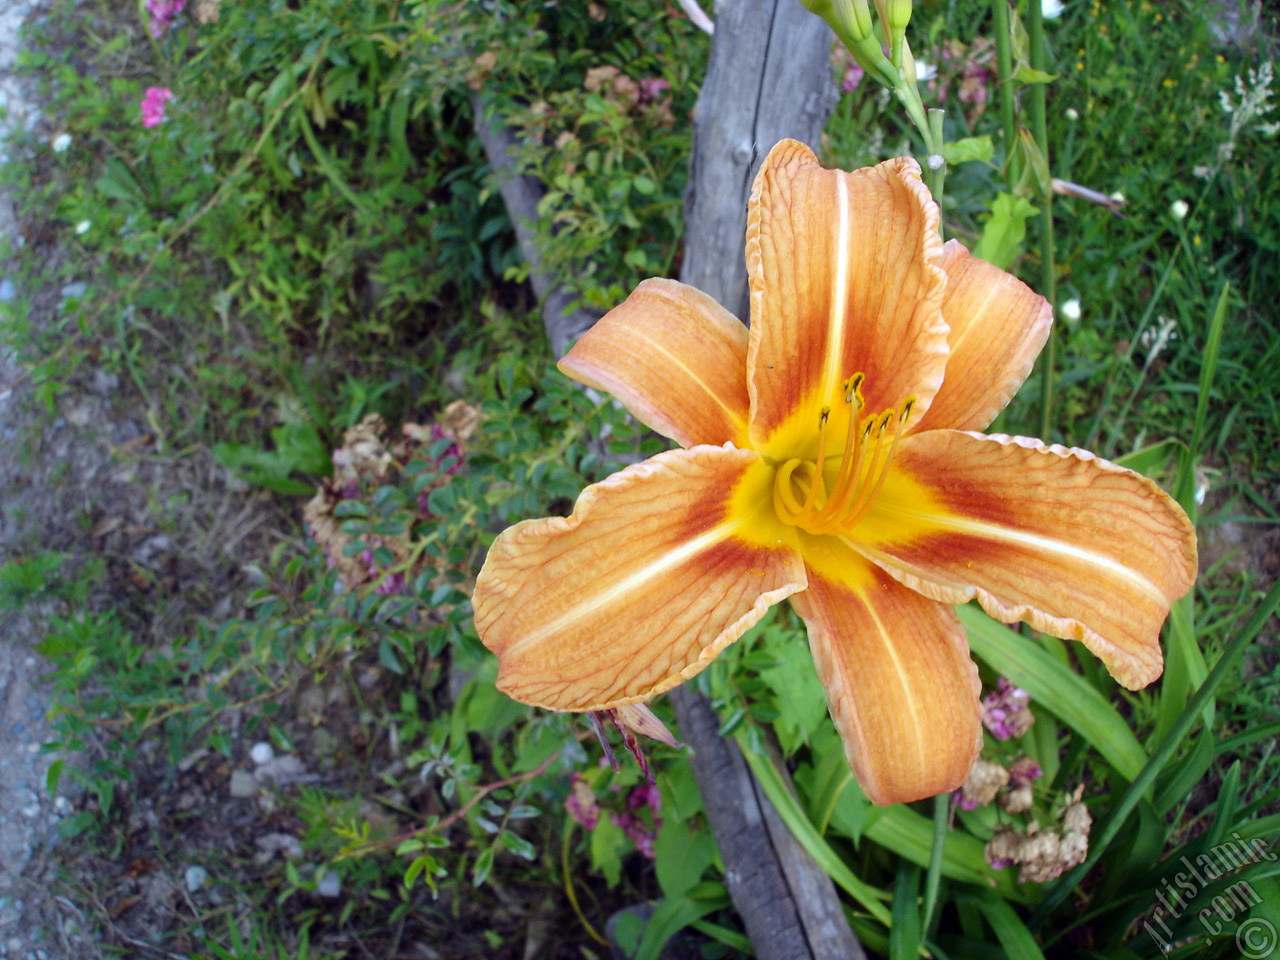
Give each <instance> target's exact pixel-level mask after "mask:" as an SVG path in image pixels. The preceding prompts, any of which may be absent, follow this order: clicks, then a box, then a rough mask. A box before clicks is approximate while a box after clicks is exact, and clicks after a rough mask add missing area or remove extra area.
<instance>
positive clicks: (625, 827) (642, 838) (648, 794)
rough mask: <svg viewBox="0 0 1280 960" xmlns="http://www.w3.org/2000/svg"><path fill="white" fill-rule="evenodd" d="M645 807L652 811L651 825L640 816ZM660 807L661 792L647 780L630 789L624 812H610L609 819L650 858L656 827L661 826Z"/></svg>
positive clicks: (656, 832)
mask: <svg viewBox="0 0 1280 960" xmlns="http://www.w3.org/2000/svg"><path fill="white" fill-rule="evenodd" d="M645 807H648V808H649V809H650V810H652V811H653V813H652V815H651V817H650V819H651V820H652V821H653V826H649V825H648V824H646V823H645V822H644V820H643V819H642V818H641V817H640V811H642V810H643V809H644V808H645ZM661 808H662V794H661V792H660V791H659V790H658V785H657V784H656V783H653V782H652V781H648V782H646V783H642V784H641V785H640V786H638V787H636V788H635V789H634V790H632V791H631V793H630V795H629V796H628V797H627V812H626V813H612V814H610V815H609V819H610V820H612V821H613V824H614V826H616V827H618V828H619V829H621V830H622V832H623V833H625V834H626V835H627V839H628V840H630V841H631V842H632V843H634V844H635V846H636V849H637V850H639V851H640V852H641V853H643V854H644V855H645V856H646V857H648V858H649V859H650V860H652V859H653V842H654V840H656V839H657V838H658V829H659V828H660V827H661V826H662V818H661V817H660V816H658V811H659V810H660V809H661Z"/></svg>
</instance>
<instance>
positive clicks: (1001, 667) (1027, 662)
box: [956, 605, 1147, 781]
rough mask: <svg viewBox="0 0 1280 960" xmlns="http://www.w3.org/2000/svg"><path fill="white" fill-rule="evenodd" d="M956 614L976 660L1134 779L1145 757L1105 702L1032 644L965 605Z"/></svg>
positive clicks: (1120, 719)
mask: <svg viewBox="0 0 1280 960" xmlns="http://www.w3.org/2000/svg"><path fill="white" fill-rule="evenodd" d="M956 612H957V613H959V615H960V621H961V622H962V623H963V624H964V626H965V629H966V630H967V631H968V633H969V645H970V648H971V649H972V650H973V652H974V653H975V654H976V655H977V656H978V657H980V658H981V659H982V660H983V661H985V662H986V663H987V665H988V666H990V667H991V668H992V669H993V670H995V671H996V673H998V674H1000V675H1001V676H1004V677H1007V678H1008V679H1009V680H1010V681H1011V682H1012V683H1013V684H1014V685H1015V686H1018V687H1021V688H1022V689H1023V690H1026V691H1027V692H1028V693H1029V694H1031V699H1032V701H1033V704H1037V703H1038V704H1039V705H1040V706H1042V707H1044V708H1045V709H1046V710H1048V711H1050V712H1051V713H1053V714H1054V715H1055V716H1056V717H1057V718H1058V719H1059V720H1061V721H1062V722H1063V723H1065V724H1066V725H1067V726H1069V727H1071V729H1073V730H1075V731H1076V732H1077V733H1078V734H1080V735H1081V736H1082V737H1084V738H1085V739H1086V740H1088V741H1089V743H1091V744H1092V745H1093V747H1094V749H1096V750H1097V751H1098V752H1099V753H1100V754H1102V756H1103V757H1104V758H1106V760H1107V762H1108V763H1110V764H1111V765H1112V766H1113V767H1115V768H1116V770H1118V771H1119V772H1120V775H1121V776H1123V777H1124V778H1125V779H1126V780H1129V781H1132V780H1133V779H1134V778H1136V777H1137V776H1138V773H1139V772H1141V770H1142V767H1143V765H1144V764H1146V762H1147V753H1146V751H1145V750H1143V749H1142V745H1141V744H1139V743H1138V741H1137V739H1136V738H1135V737H1134V735H1133V731H1132V730H1130V729H1129V724H1128V723H1127V722H1126V721H1125V720H1124V718H1123V717H1121V716H1120V714H1118V713H1117V712H1116V709H1115V707H1113V706H1112V705H1111V704H1110V703H1108V702H1107V699H1106V697H1104V696H1103V695H1102V694H1101V693H1099V692H1098V691H1097V690H1096V689H1095V688H1094V687H1093V686H1091V685H1090V684H1089V683H1088V681H1086V680H1085V679H1084V678H1083V677H1081V676H1080V675H1079V674H1078V673H1076V672H1075V671H1074V670H1072V669H1071V668H1070V667H1068V666H1067V665H1066V664H1064V663H1062V662H1060V661H1058V660H1055V659H1054V658H1053V657H1051V656H1050V655H1049V654H1048V653H1046V652H1045V651H1044V649H1043V648H1042V647H1040V646H1038V645H1037V644H1036V643H1034V642H1033V641H1032V640H1030V639H1029V638H1027V637H1024V636H1021V635H1019V634H1017V633H1014V632H1013V631H1012V630H1010V629H1009V628H1008V627H1006V626H1005V625H1004V624H1002V623H997V622H996V621H994V620H992V619H991V618H990V617H989V616H987V615H986V614H985V613H983V612H982V611H981V610H979V609H978V608H977V607H975V606H972V605H966V606H963V607H959V608H957V610H956ZM1033 709H1034V706H1033Z"/></svg>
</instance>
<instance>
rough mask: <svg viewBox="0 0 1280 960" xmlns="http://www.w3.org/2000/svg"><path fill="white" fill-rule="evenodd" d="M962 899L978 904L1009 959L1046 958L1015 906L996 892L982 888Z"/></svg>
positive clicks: (1039, 959)
mask: <svg viewBox="0 0 1280 960" xmlns="http://www.w3.org/2000/svg"><path fill="white" fill-rule="evenodd" d="M960 899H962V900H965V901H967V902H970V903H975V904H977V906H978V909H979V910H981V911H982V915H983V916H984V917H985V918H986V920H987V923H989V924H991V930H992V932H994V933H995V935H996V939H997V940H999V941H1000V946H1002V947H1004V952H1005V956H1006V957H1008V958H1009V960H1044V954H1043V953H1041V952H1040V947H1039V946H1037V945H1036V939H1035V937H1033V936H1032V935H1031V931H1030V930H1028V929H1027V927H1026V924H1024V923H1023V922H1022V921H1021V920H1019V919H1018V915H1017V914H1016V913H1015V912H1014V910H1013V907H1011V906H1009V904H1008V903H1006V902H1005V901H1004V900H1002V899H1000V897H999V896H997V895H996V894H995V893H993V892H992V891H990V890H982V891H980V892H978V893H974V894H966V895H963V896H962V897H961V898H960Z"/></svg>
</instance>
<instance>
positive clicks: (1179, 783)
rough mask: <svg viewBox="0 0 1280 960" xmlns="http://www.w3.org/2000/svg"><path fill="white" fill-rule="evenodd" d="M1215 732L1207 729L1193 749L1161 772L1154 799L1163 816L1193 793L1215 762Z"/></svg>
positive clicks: (1198, 738) (1196, 741)
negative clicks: (1178, 761) (1192, 790)
mask: <svg viewBox="0 0 1280 960" xmlns="http://www.w3.org/2000/svg"><path fill="white" fill-rule="evenodd" d="M1213 758H1214V749H1213V734H1211V733H1209V732H1208V731H1207V730H1206V731H1204V732H1202V733H1201V734H1200V735H1199V736H1198V737H1196V739H1195V744H1194V745H1193V746H1192V748H1191V751H1190V752H1189V753H1188V754H1187V755H1186V756H1185V757H1183V758H1182V761H1181V762H1180V763H1177V764H1175V765H1173V766H1171V767H1169V768H1168V769H1166V770H1165V771H1163V773H1161V775H1160V777H1159V778H1158V779H1157V780H1156V794H1155V799H1154V800H1153V801H1152V802H1153V804H1154V805H1155V808H1156V810H1157V812H1159V813H1160V814H1161V815H1162V816H1163V815H1165V814H1167V813H1168V812H1169V811H1170V810H1172V809H1173V808H1174V807H1176V806H1177V805H1178V804H1179V803H1181V802H1182V801H1183V800H1186V799H1187V797H1189V796H1190V795H1191V789H1192V788H1193V787H1194V786H1195V785H1196V784H1197V783H1199V782H1200V780H1201V778H1202V777H1203V776H1204V775H1205V773H1207V772H1208V770H1209V767H1210V765H1211V764H1212V763H1213Z"/></svg>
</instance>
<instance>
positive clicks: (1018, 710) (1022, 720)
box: [982, 677, 1035, 740]
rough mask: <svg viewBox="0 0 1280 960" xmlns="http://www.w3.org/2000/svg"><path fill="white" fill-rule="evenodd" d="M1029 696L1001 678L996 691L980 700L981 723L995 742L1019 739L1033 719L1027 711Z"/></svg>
mask: <svg viewBox="0 0 1280 960" xmlns="http://www.w3.org/2000/svg"><path fill="white" fill-rule="evenodd" d="M1030 702H1031V694H1029V693H1027V691H1025V690H1023V689H1021V688H1020V687H1015V686H1014V685H1013V684H1012V683H1010V682H1009V681H1008V680H1006V679H1005V678H1004V677H1001V678H1000V680H999V682H998V683H997V684H996V689H995V690H994V691H992V692H991V693H989V694H987V695H986V696H985V697H983V699H982V723H983V725H984V726H985V727H986V728H987V729H988V730H990V731H991V735H992V736H993V737H995V738H996V739H997V740H1009V739H1011V738H1013V737H1020V736H1022V735H1023V734H1024V733H1026V732H1027V730H1029V729H1030V728H1031V724H1032V722H1033V721H1034V720H1035V717H1033V716H1032V715H1031V711H1030V710H1029V709H1027V705H1028V704H1029V703H1030Z"/></svg>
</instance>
